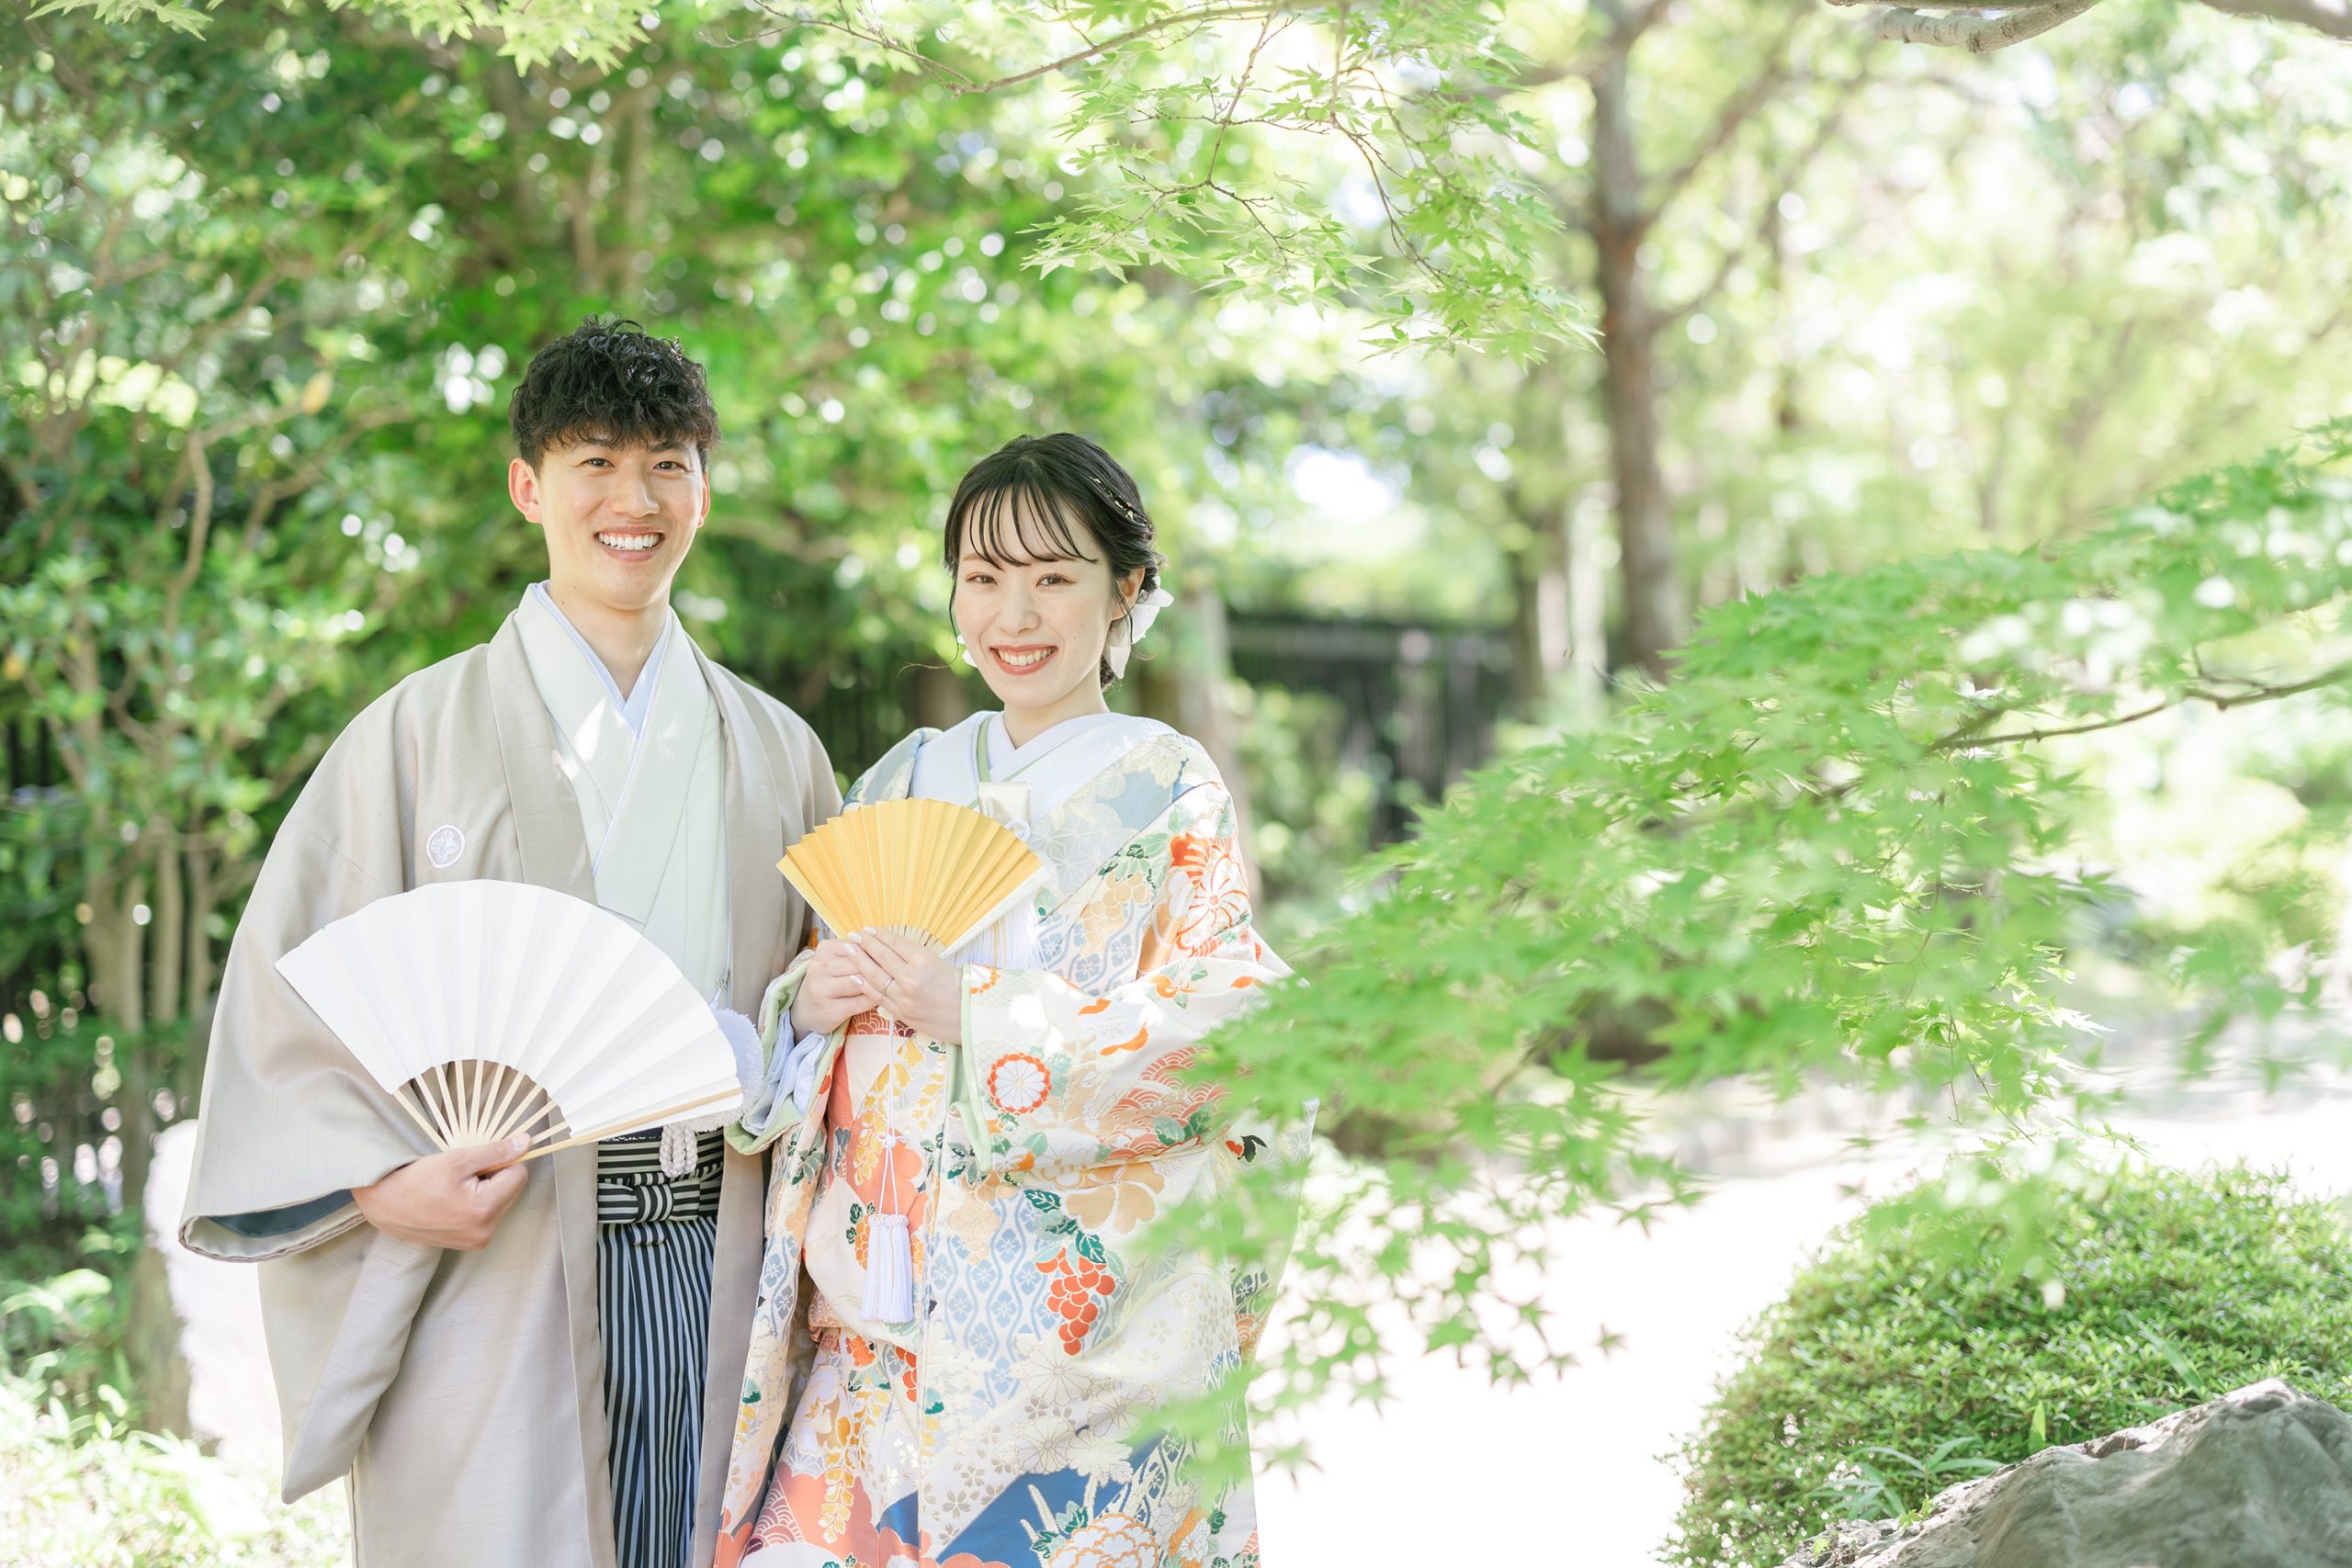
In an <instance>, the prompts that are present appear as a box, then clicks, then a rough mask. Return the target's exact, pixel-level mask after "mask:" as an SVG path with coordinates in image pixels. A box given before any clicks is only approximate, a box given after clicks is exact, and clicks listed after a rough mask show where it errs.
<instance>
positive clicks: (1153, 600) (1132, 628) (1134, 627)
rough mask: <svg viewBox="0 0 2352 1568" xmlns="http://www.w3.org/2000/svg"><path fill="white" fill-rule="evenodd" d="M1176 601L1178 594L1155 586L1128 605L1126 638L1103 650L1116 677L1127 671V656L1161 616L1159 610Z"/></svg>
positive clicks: (1104, 656)
mask: <svg viewBox="0 0 2352 1568" xmlns="http://www.w3.org/2000/svg"><path fill="white" fill-rule="evenodd" d="M1174 603H1176V595H1174V594H1173V593H1170V592H1168V590H1167V589H1165V588H1154V589H1153V590H1152V591H1151V592H1148V593H1146V594H1144V595H1142V596H1141V597H1140V598H1138V599H1136V602H1135V603H1134V604H1132V605H1130V606H1128V609H1127V613H1126V616H1125V620H1126V623H1127V635H1126V637H1125V639H1124V640H1122V641H1120V642H1117V643H1114V644H1113V645H1112V646H1110V647H1108V648H1105V649H1103V658H1105V659H1107V660H1110V661H1111V674H1112V677H1113V678H1114V679H1116V678H1118V677H1119V676H1122V675H1125V673H1126V672H1127V656H1128V655H1129V654H1131V653H1133V652H1134V651H1135V650H1136V644H1137V643H1139V642H1141V641H1142V640H1143V634H1144V633H1146V632H1148V631H1149V630H1151V623H1152V622H1154V621H1156V620H1158V619H1159V612H1160V611H1162V610H1165V609H1166V608H1168V606H1169V605H1170V604H1174Z"/></svg>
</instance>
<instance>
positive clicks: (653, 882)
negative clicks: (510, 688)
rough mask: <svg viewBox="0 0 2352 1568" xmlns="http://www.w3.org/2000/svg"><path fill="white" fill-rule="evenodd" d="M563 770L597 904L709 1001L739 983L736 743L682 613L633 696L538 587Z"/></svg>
mask: <svg viewBox="0 0 2352 1568" xmlns="http://www.w3.org/2000/svg"><path fill="white" fill-rule="evenodd" d="M515 629H516V630H517V631H518V632H520V633H521V634H522V640H523V656H524V659H525V660H526V662H527V663H528V664H529V665H530V668H531V680H532V683H533V684H534V685H536V686H537V688H538V691H539V695H540V698H541V699H542V700H543V701H544V702H546V704H547V705H548V716H549V717H550V718H551V719H552V720H553V721H554V726H555V732H556V758H555V761H556V765H557V767H558V768H559V769H560V770H561V771H562V773H563V775H564V777H565V778H566V779H567V780H568V781H570V783H571V788H572V794H573V796H574V798H575V799H576V800H577V801H578V802H579V806H580V827H581V830H582V833H583V834H584V835H585V836H586V839H587V843H588V857H589V863H590V866H591V868H592V869H593V872H594V878H595V885H596V901H597V902H598V903H599V904H601V905H603V906H604V907H605V908H607V909H610V910H612V911H613V912H614V913H616V914H617V915H620V916H622V917H624V918H625V919H628V920H629V921H630V922H631V923H632V924H634V925H636V926H637V927H638V928H639V930H641V931H644V932H645V935H646V937H647V939H648V940H650V942H652V943H653V944H654V945H655V946H656V947H658V948H660V949H661V950H662V952H663V953H667V954H668V955H669V957H670V959H671V961H672V962H673V963H674V964H677V965H678V967H679V969H680V970H681V971H682V972H684V975H685V976H686V979H687V980H688V981H689V982H690V983H691V984H692V985H693V986H694V987H695V994H697V995H700V996H708V995H711V994H713V992H714V991H715V990H716V989H717V988H718V987H721V986H723V985H724V984H725V983H726V980H727V974H728V966H729V953H728V920H729V912H728V902H727V872H726V819H727V780H726V760H725V758H726V746H725V739H724V737H723V735H722V734H721V732H720V730H719V726H718V706H717V705H716V704H715V703H714V702H713V701H712V700H711V695H710V690H709V688H708V686H707V685H706V684H705V683H704V681H703V675H702V666H701V663H700V661H699V660H697V659H696V658H695V649H694V646H693V644H692V643H691V642H690V641H689V640H688V638H687V637H686V631H685V628H684V626H680V625H679V624H678V618H677V616H676V615H675V614H670V615H669V616H668V620H667V622H666V624H665V626H664V627H663V629H662V637H661V639H660V640H659V641H658V642H656V643H655V645H654V648H653V652H652V654H651V655H650V657H649V658H648V659H647V660H646V663H645V670H644V671H643V673H641V674H640V675H639V677H638V679H637V682H636V684H635V686H634V687H633V688H632V689H631V691H630V692H629V694H628V696H627V697H623V696H622V694H621V692H620V686H619V683H618V682H616V681H615V680H614V679H613V677H612V672H611V671H608V670H607V669H605V664H604V661H603V660H601V659H599V658H597V656H596V654H595V651H594V649H592V648H591V647H590V646H589V645H588V641H587V639H586V638H584V637H582V636H581V635H580V633H579V631H578V630H577V628H575V627H574V626H572V625H571V622H570V621H569V620H568V619H566V618H565V616H564V615H563V612H562V611H561V610H560V609H559V608H557V606H556V604H555V601H554V600H553V599H552V598H551V597H549V596H548V593H547V592H546V590H545V589H544V588H542V587H540V586H539V585H537V584H534V585H533V587H532V589H531V591H530V592H527V593H526V594H525V595H524V597H523V603H522V604H520V605H519V606H517V608H516V609H515Z"/></svg>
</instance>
